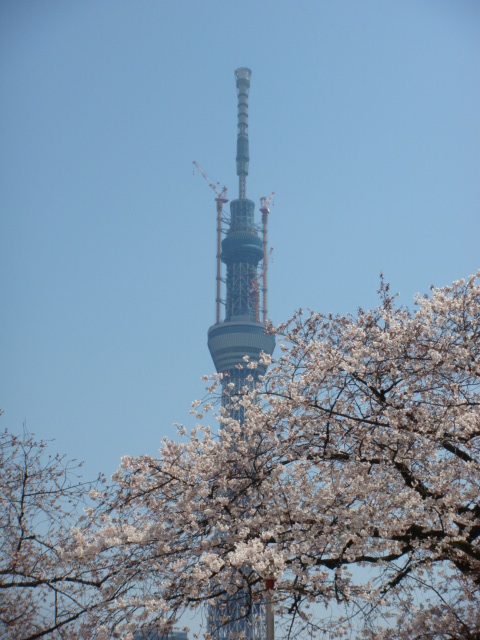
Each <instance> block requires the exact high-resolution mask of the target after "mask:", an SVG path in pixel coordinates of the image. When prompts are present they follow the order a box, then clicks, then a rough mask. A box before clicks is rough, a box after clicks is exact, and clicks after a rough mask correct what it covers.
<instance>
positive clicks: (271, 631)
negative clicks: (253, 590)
mask: <svg viewBox="0 0 480 640" xmlns="http://www.w3.org/2000/svg"><path fill="white" fill-rule="evenodd" d="M274 587H275V580H273V579H270V578H267V579H266V580H265V588H266V590H267V598H266V601H267V602H266V604H267V640H274V639H275V621H274V612H273V593H272V592H273V589H274Z"/></svg>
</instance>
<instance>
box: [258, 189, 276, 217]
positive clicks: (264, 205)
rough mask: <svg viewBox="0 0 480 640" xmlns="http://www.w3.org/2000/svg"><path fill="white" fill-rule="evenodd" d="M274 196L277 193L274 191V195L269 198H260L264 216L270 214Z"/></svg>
mask: <svg viewBox="0 0 480 640" xmlns="http://www.w3.org/2000/svg"><path fill="white" fill-rule="evenodd" d="M274 195H275V191H272V193H271V194H270V195H269V196H262V197H261V198H260V211H261V212H262V213H263V214H264V215H265V214H269V213H270V209H269V208H268V207H269V205H270V203H271V202H272V200H273V196H274ZM272 206H273V204H272Z"/></svg>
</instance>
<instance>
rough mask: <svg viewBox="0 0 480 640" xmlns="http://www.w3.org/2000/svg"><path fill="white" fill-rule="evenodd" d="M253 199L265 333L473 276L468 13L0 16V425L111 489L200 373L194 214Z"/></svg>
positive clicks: (370, 10) (202, 233) (170, 11)
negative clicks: (246, 108) (259, 206)
mask: <svg viewBox="0 0 480 640" xmlns="http://www.w3.org/2000/svg"><path fill="white" fill-rule="evenodd" d="M238 66H248V67H250V68H251V69H252V72H253V73H252V82H251V91H250V129H249V133H250V156H251V161H250V176H249V180H248V186H247V192H248V195H249V197H251V198H252V199H253V200H255V201H256V202H258V200H259V197H260V196H262V195H266V194H268V193H269V192H270V191H275V192H276V196H275V206H274V207H273V208H272V213H271V215H270V240H271V245H272V246H273V247H274V251H273V258H274V262H273V264H272V265H271V267H270V279H269V302H270V309H269V311H270V316H271V318H272V320H273V321H274V322H276V323H278V322H280V321H283V320H285V319H287V318H288V317H289V316H290V315H291V314H292V312H293V311H294V310H295V309H296V308H298V307H300V306H301V307H303V308H313V309H315V310H318V311H325V312H328V311H332V312H340V313H347V312H355V311H356V309H357V307H358V306H363V307H369V306H372V305H375V304H376V293H375V292H376V289H377V286H378V278H379V273H380V272H381V271H383V272H384V274H385V276H386V278H387V279H388V280H389V281H390V282H391V284H392V288H393V289H394V290H396V291H399V292H400V293H401V301H402V303H403V304H410V303H411V301H412V296H413V295H414V293H416V292H424V291H426V290H427V288H428V286H429V285H430V284H431V283H434V284H436V285H443V284H446V283H448V282H451V281H452V280H453V279H457V278H460V277H463V276H467V275H469V274H470V273H473V272H474V271H476V269H477V268H478V267H480V259H479V249H478V246H479V237H480V222H479V203H480V176H479V168H480V125H479V114H480V84H479V75H480V4H479V3H478V2H476V1H474V0H472V1H466V0H451V1H448V2H447V1H443V0H430V1H427V0H415V1H409V0H402V1H398V2H396V1H393V0H392V1H389V2H386V1H385V0H378V1H373V0H372V1H368V0H367V1H364V2H359V1H342V0H338V1H333V0H332V1H330V2H325V1H320V0H312V1H310V0H297V1H295V2H293V0H289V1H288V2H287V1H283V0H276V1H273V0H255V1H252V0H243V1H242V2H232V1H227V0H221V1H220V0H218V1H212V0H197V1H193V0H190V1H189V2H187V1H182V0H177V1H174V0H169V1H167V0H155V1H146V0H143V1H136V2H133V1H130V2H127V1H125V0H111V1H103V0H82V1H80V2H66V1H65V0H61V1H60V0H59V1H46V0H45V1H43V0H32V1H29V0H22V1H21V2H19V1H18V0H14V1H10V0H3V1H2V2H1V4H0V85H1V95H2V98H1V101H0V115H1V117H0V150H1V151H0V155H1V167H0V206H1V221H0V238H1V276H0V277H1V280H0V288H1V303H2V309H3V313H2V331H1V353H0V358H1V360H0V362H1V365H0V373H1V379H0V390H1V396H0V406H1V407H2V408H3V410H4V415H3V417H2V419H1V420H0V425H1V426H2V427H3V428H5V427H8V428H9V429H11V430H13V431H18V430H20V429H21V427H22V423H23V422H24V421H26V423H27V427H28V429H29V430H30V431H33V432H34V433H35V434H36V435H38V436H39V437H42V438H47V439H49V438H55V441H56V442H55V443H54V445H53V446H54V448H55V449H56V450H59V451H61V452H65V453H67V454H68V455H70V456H75V457H77V458H79V459H84V460H85V461H86V471H85V474H86V475H87V476H89V477H91V476H93V475H95V473H96V472H97V471H99V470H102V471H104V472H106V473H107V474H108V475H109V474H111V473H112V472H113V471H114V470H115V468H116V467H117V465H118V461H119V458H120V456H121V455H124V454H137V453H142V452H149V453H155V451H156V450H157V448H158V446H159V443H160V440H161V438H162V437H163V436H165V435H167V436H170V437H173V436H174V434H175V430H174V428H173V426H172V423H173V422H174V421H179V422H181V421H185V420H188V419H189V415H188V411H189V408H190V402H191V400H193V399H194V398H196V397H199V396H200V395H201V394H202V389H203V383H202V382H201V381H200V378H201V375H202V374H204V373H210V372H212V370H213V365H212V363H211V360H210V356H209V353H208V350H207V346H206V336H207V329H208V327H209V326H210V325H211V324H212V323H213V321H214V317H215V316H214V313H215V303H214V298H215V202H214V194H213V192H212V191H211V190H210V189H209V187H208V185H207V183H206V182H205V181H204V180H203V179H202V178H201V177H200V176H199V175H198V173H197V174H195V175H193V172H192V161H193V160H197V161H198V162H199V163H200V164H201V165H202V166H203V167H204V169H205V170H206V171H207V172H208V173H209V174H210V175H211V176H212V177H214V178H215V179H216V180H218V181H219V182H220V183H221V184H222V185H223V184H225V185H227V186H228V188H229V193H228V195H229V197H230V198H232V199H233V198H234V197H236V194H237V177H236V174H235V142H236V92H235V81H234V69H235V68H236V67H238Z"/></svg>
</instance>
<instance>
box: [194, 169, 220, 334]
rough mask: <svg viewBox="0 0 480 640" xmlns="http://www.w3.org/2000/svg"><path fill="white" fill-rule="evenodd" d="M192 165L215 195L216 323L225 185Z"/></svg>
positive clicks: (218, 307)
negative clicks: (221, 185) (211, 178)
mask: <svg viewBox="0 0 480 640" xmlns="http://www.w3.org/2000/svg"><path fill="white" fill-rule="evenodd" d="M193 164H194V166H195V167H196V168H197V169H198V170H199V172H200V173H201V175H202V177H203V178H205V180H206V181H207V182H208V186H209V187H210V188H211V189H213V191H214V192H215V195H216V196H217V197H216V198H215V202H216V203H217V297H216V301H215V304H216V319H217V324H218V323H219V322H220V303H221V282H222V262H221V257H220V256H221V253H222V208H223V205H224V204H226V203H227V202H228V200H227V198H226V197H225V196H226V195H227V187H223V189H222V190H221V191H220V189H219V188H218V186H217V185H219V184H220V183H219V182H217V184H214V183H213V182H212V181H211V180H210V178H209V177H208V176H207V174H206V173H205V171H204V170H203V169H202V167H201V166H200V165H199V164H198V162H196V161H195V160H194V161H193Z"/></svg>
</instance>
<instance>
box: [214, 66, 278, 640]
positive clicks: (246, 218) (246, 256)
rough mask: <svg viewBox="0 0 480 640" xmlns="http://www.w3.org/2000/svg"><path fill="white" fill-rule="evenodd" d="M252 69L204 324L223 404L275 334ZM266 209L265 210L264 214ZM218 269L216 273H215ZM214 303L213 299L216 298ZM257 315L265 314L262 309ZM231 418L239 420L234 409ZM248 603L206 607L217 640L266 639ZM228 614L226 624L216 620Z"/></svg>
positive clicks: (246, 77)
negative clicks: (221, 291) (212, 310)
mask: <svg viewBox="0 0 480 640" xmlns="http://www.w3.org/2000/svg"><path fill="white" fill-rule="evenodd" d="M250 76H251V71H250V69H247V68H245V67H241V68H239V69H236V71H235V78H236V85H237V96H238V134H237V158H236V160H237V175H238V182H239V193H238V199H237V200H233V201H232V202H231V203H230V223H229V226H228V229H227V231H226V236H225V238H224V239H223V241H222V243H221V254H220V257H221V261H222V262H223V263H224V264H225V265H226V269H227V277H226V301H225V319H224V320H223V321H220V320H219V317H218V312H217V322H216V324H214V325H213V326H212V327H210V329H209V330H208V348H209V349H210V354H211V356H212V358H213V362H214V364H215V368H216V370H217V372H218V373H223V374H224V377H223V383H224V386H223V397H222V401H223V404H224V405H225V406H228V391H227V388H226V385H227V384H229V383H233V384H234V389H235V390H240V389H241V388H243V387H244V385H245V384H246V380H245V378H246V376H247V375H249V374H251V375H253V376H254V378H255V377H256V378H257V379H258V376H260V375H263V374H264V373H265V368H264V367H262V366H260V365H259V366H258V367H257V368H256V369H245V368H239V367H238V366H237V365H239V364H245V363H244V361H243V358H244V356H248V357H249V359H250V361H256V362H258V361H259V359H260V354H261V352H262V351H263V352H265V353H268V354H272V353H273V349H274V347H275V338H274V337H273V335H268V334H266V333H265V324H264V323H263V322H261V321H260V319H259V317H260V314H259V285H258V275H259V274H258V267H259V264H260V263H261V262H263V271H264V273H265V270H266V268H267V265H266V224H265V223H264V226H263V238H262V237H260V236H259V233H258V227H257V225H256V224H255V220H254V210H255V204H254V203H253V201H252V200H248V199H247V175H248V166H249V160H250V156H249V149H248V92H249V89H250ZM263 215H264V216H265V215H266V214H265V213H264V214H263ZM219 277H220V274H218V273H217V278H219ZM263 293H264V295H263V301H264V306H265V301H266V284H265V282H264V286H263ZM217 306H218V300H217ZM262 311H263V314H262V317H263V318H265V317H266V309H265V308H264V309H263V310H262ZM232 414H233V416H234V417H235V418H237V419H239V420H242V414H241V412H239V411H236V412H233V411H232ZM249 604H250V603H248V602H247V601H246V596H244V595H243V594H241V593H240V594H236V595H235V596H232V597H231V598H229V599H227V600H226V601H225V602H224V603H222V604H220V605H218V606H215V607H210V611H209V632H210V633H211V634H212V635H213V636H214V637H215V638H216V640H230V638H231V637H232V636H233V637H235V632H236V633H238V632H242V633H243V634H244V638H245V639H246V640H265V639H266V619H265V607H264V605H263V603H261V602H260V603H256V604H254V606H253V607H251V612H252V613H251V614H250V615H249V617H248V618H244V617H242V610H243V609H245V608H246V607H248V605H249ZM225 618H227V619H228V620H230V622H229V623H228V624H226V625H224V624H222V622H221V620H224V619H225Z"/></svg>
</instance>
